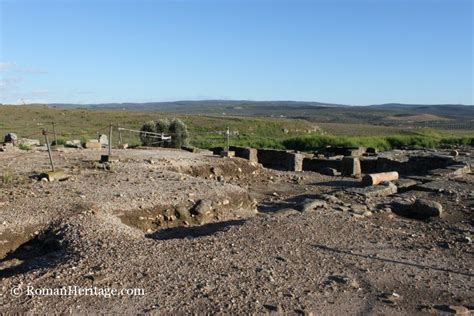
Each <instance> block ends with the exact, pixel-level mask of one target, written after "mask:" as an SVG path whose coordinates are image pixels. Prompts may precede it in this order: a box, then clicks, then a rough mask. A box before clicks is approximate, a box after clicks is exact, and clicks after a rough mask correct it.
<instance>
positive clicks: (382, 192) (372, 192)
mask: <svg viewBox="0 0 474 316" xmlns="http://www.w3.org/2000/svg"><path fill="white" fill-rule="evenodd" d="M346 191H347V192H349V193H355V194H360V195H363V196H366V197H370V198H372V197H383V196H388V195H392V194H395V193H397V187H396V186H395V185H394V184H393V183H391V182H388V183H387V184H386V185H385V184H379V185H374V186H370V187H365V188H349V189H346Z"/></svg>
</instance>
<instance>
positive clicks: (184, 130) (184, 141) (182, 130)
mask: <svg viewBox="0 0 474 316" xmlns="http://www.w3.org/2000/svg"><path fill="white" fill-rule="evenodd" d="M140 131H142V132H152V133H163V134H165V135H171V142H169V143H166V142H165V143H160V142H159V141H158V140H157V138H156V136H155V135H147V134H146V133H140V140H141V142H142V145H144V146H160V145H161V146H164V145H169V146H171V147H174V148H181V147H182V146H188V145H189V140H188V138H189V132H188V127H187V126H186V124H184V122H183V121H181V120H180V119H176V118H175V119H173V120H172V121H171V122H170V121H169V120H168V119H159V120H157V121H156V122H154V121H149V122H147V123H145V124H143V126H142V128H141V129H140Z"/></svg>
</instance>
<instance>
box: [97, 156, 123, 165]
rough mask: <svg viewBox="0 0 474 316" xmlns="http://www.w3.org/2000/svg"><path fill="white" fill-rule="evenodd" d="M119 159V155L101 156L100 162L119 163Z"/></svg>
mask: <svg viewBox="0 0 474 316" xmlns="http://www.w3.org/2000/svg"><path fill="white" fill-rule="evenodd" d="M118 161H119V157H118V156H117V155H110V156H109V155H101V156H100V162H102V163H104V162H118Z"/></svg>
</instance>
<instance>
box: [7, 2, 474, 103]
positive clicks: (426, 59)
mask: <svg viewBox="0 0 474 316" xmlns="http://www.w3.org/2000/svg"><path fill="white" fill-rule="evenodd" d="M0 11H1V16H0V19H1V21H0V27H1V28H0V39H1V42H0V48H1V50H0V63H1V64H0V76H1V78H0V80H1V81H0V102H3V103H21V102H22V100H24V101H25V102H27V103H28V102H68V103H102V102H147V101H171V100H182V99H233V100H235V99H248V100H307V101H321V102H335V103H345V104H354V105H365V104H375V103H386V102H403V103H431V104H433V103H464V104H474V101H473V99H474V92H473V73H474V66H473V50H472V42H473V22H472V18H473V1H471V0H333V1H329V0H314V1H290V0H288V1H280V0H275V1H264V0H254V1H231V0H221V1H217V0H216V1H204V0H203V1H198V0H194V1H193V0H188V1H111V0H96V1H88V0H84V1H79V0H74V1H68V0H63V1H47V0H46V1H22V0H17V1H8V0H0Z"/></svg>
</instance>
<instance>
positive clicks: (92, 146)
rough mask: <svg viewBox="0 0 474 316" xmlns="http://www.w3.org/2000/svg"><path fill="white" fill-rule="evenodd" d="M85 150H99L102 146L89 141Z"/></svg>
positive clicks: (96, 142)
mask: <svg viewBox="0 0 474 316" xmlns="http://www.w3.org/2000/svg"><path fill="white" fill-rule="evenodd" d="M85 147H86V148H87V149H101V148H102V145H101V144H100V143H99V142H98V141H94V140H90V141H88V142H87V143H86V146H85Z"/></svg>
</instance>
